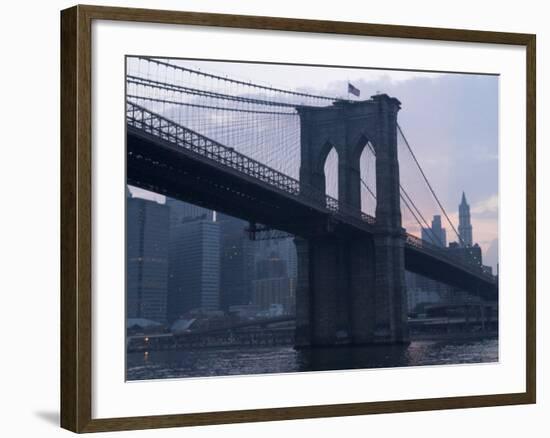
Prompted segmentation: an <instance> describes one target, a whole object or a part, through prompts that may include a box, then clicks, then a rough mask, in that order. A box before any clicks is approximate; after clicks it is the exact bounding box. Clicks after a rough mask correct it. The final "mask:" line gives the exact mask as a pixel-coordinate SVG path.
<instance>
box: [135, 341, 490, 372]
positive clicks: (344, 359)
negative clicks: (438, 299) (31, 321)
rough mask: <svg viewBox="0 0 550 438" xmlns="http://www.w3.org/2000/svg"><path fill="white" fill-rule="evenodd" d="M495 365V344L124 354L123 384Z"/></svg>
mask: <svg viewBox="0 0 550 438" xmlns="http://www.w3.org/2000/svg"><path fill="white" fill-rule="evenodd" d="M496 361H498V340H497V339H483V340H470V341H460V342H458V341H453V342H449V341H444V342H442V341H413V342H412V343H411V344H410V345H408V346H387V345H386V346H369V347H336V348H316V349H309V350H294V349H293V348H292V347H291V346H282V347H250V348H211V349H208V348H202V349H189V350H179V351H177V350H168V351H149V352H147V353H143V352H140V353H128V355H127V357H126V364H127V376H126V378H127V380H148V379H167V378H180V377H204V376H228V375H240V374H264V373H288V372H297V371H327V370H346V369H360V368H363V369H364V368H387V367H404V366H419V365H448V364H464V363H483V362H496Z"/></svg>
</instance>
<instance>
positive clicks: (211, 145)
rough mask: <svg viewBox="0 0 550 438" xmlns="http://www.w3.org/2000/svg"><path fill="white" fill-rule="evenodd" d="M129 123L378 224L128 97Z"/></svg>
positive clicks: (410, 239) (437, 251)
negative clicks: (131, 100)
mask: <svg viewBox="0 0 550 438" xmlns="http://www.w3.org/2000/svg"><path fill="white" fill-rule="evenodd" d="M126 123H127V124H128V125H130V126H133V127H135V128H137V129H141V130H143V131H144V132H147V133H149V134H152V135H155V136H157V137H159V138H161V139H163V140H165V141H167V142H169V143H173V144H175V145H177V146H180V147H182V148H184V149H187V150H190V151H192V152H194V153H196V154H198V155H201V156H203V157H206V158H209V159H211V160H213V161H215V162H217V163H219V164H222V165H224V166H227V167H230V168H232V169H234V170H237V171H239V172H242V173H244V174H246V175H249V176H252V177H254V178H256V179H258V180H260V181H262V182H264V183H267V184H269V185H270V186H272V187H276V188H277V189H279V190H282V191H284V192H286V193H287V194H290V195H293V196H300V197H301V198H302V199H306V200H308V201H309V202H314V203H316V204H318V205H320V206H321V207H322V208H324V209H326V210H328V211H330V212H331V213H332V214H334V215H335V216H341V217H344V218H345V219H346V220H347V221H351V222H354V223H355V224H357V225H359V226H363V227H364V226H365V225H366V226H369V227H370V226H372V225H375V224H376V219H375V218H374V217H372V216H370V215H368V214H366V213H364V212H362V211H361V210H360V209H357V208H355V207H353V206H349V205H346V204H344V203H342V202H339V201H338V200H337V199H335V198H333V197H331V196H328V195H326V194H325V193H322V192H321V191H320V190H318V189H316V188H314V187H311V186H308V185H305V184H304V183H300V181H298V180H297V179H294V178H292V177H290V176H288V175H285V174H284V173H282V172H279V171H278V170H275V169H273V168H271V167H269V166H266V165H265V164H263V163H260V162H259V161H257V160H254V159H252V158H250V157H247V156H246V155H243V154H241V153H239V152H237V151H235V150H234V149H233V148H231V147H228V146H224V145H222V144H220V143H218V142H216V141H215V140H212V139H210V138H208V137H205V136H204V135H201V134H199V133H198V132H195V131H193V130H191V129H189V128H186V127H184V126H181V125H179V124H177V123H175V122H173V121H172V120H170V119H168V118H166V117H164V116H161V115H160V114H156V113H154V112H152V111H150V110H148V109H146V108H143V107H142V106H140V105H137V104H135V103H133V102H130V101H127V104H126ZM406 244H407V245H409V246H411V247H414V248H417V249H419V250H423V251H427V252H430V253H432V254H434V255H436V256H438V257H440V258H443V259H445V260H447V261H449V262H450V263H453V264H455V265H458V266H460V267H461V268H463V269H466V270H468V271H470V272H472V273H475V274H477V275H483V276H485V277H487V278H488V279H489V277H491V278H493V279H494V277H493V276H492V275H490V274H488V273H485V272H484V271H482V269H481V268H480V267H479V266H477V265H474V264H470V263H468V262H467V261H465V260H462V259H458V258H456V257H453V256H452V255H450V254H448V253H447V252H446V251H445V249H444V248H441V247H437V246H436V245H433V244H430V243H429V242H426V241H424V240H422V239H420V238H418V237H416V236H413V235H411V234H407V237H406Z"/></svg>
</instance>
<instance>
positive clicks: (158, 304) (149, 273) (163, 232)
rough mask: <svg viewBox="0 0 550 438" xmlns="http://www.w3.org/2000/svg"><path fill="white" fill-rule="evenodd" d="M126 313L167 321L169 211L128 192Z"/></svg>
mask: <svg viewBox="0 0 550 438" xmlns="http://www.w3.org/2000/svg"><path fill="white" fill-rule="evenodd" d="M126 205H127V210H126V312H127V317H128V318H145V319H150V320H153V321H157V322H164V321H165V320H166V300H167V279H168V213H169V212H168V207H166V205H163V204H159V203H157V202H155V201H149V200H146V199H141V198H134V197H132V196H131V194H130V192H129V191H128V190H127V191H126Z"/></svg>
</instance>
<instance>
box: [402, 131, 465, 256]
mask: <svg viewBox="0 0 550 438" xmlns="http://www.w3.org/2000/svg"><path fill="white" fill-rule="evenodd" d="M397 129H398V130H399V133H400V134H401V137H403V140H404V141H405V144H406V145H407V149H408V150H409V152H410V153H411V156H412V157H413V159H414V162H415V163H416V166H417V167H418V169H419V170H420V173H421V174H422V177H423V178H424V181H425V182H426V184H427V186H428V188H429V189H430V192H431V193H432V195H433V197H434V199H435V201H436V202H437V205H439V208H440V209H441V211H442V212H443V214H444V215H445V218H446V219H447V222H449V225H450V226H451V228H452V229H453V231H454V232H455V234H456V236H457V237H458V240H459V241H460V243H461V245H462V246H464V241H463V240H462V238H461V237H460V234H459V233H458V231H457V230H456V228H455V226H454V225H453V223H452V222H451V219H450V218H449V215H448V214H447V212H446V211H445V208H443V205H442V204H441V202H440V201H439V198H438V197H437V195H436V194H435V191H434V189H433V188H432V185H431V184H430V182H429V181H428V178H427V177H426V174H425V173H424V170H423V169H422V166H420V163H419V162H418V159H417V158H416V155H415V154H414V152H413V150H412V148H411V145H410V144H409V142H408V140H407V137H405V134H404V133H403V130H402V129H401V126H399V124H397Z"/></svg>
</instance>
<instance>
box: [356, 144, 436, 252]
mask: <svg viewBox="0 0 550 438" xmlns="http://www.w3.org/2000/svg"><path fill="white" fill-rule="evenodd" d="M367 147H368V150H369V151H370V152H371V153H372V155H373V156H375V157H376V152H375V150H374V147H373V145H372V144H371V142H370V141H369V142H367ZM361 182H362V183H363V185H364V186H365V187H366V188H367V190H368V191H369V192H370V193H371V195H372V196H373V197H374V199H376V196H374V194H373V193H372V191H371V189H370V187H369V186H368V185H367V184H366V183H365V181H363V179H362V178H361ZM399 188H400V192H399V197H400V198H401V200H402V201H403V203H404V204H405V206H406V207H407V209H408V210H409V212H410V213H411V215H412V216H413V218H414V219H415V220H416V222H417V223H418V225H419V226H420V230H423V229H424V230H426V232H427V233H429V234H430V235H431V237H432V241H433V242H436V241H437V242H439V243H440V244H441V246H442V247H445V245H444V244H443V242H442V241H441V239H440V238H439V237H438V236H437V235H436V234H435V233H434V232H433V230H432V229H431V227H430V226H429V225H428V222H427V221H426V219H425V218H424V215H423V214H422V212H421V211H420V209H419V208H418V207H417V206H416V204H415V202H414V201H413V200H412V198H411V197H410V196H409V194H408V193H407V191H406V190H405V188H404V187H403V186H402V185H401V183H399ZM403 195H405V197H404V196H403ZM407 200H408V201H407ZM411 205H412V208H411ZM413 208H414V210H415V211H416V213H415V212H414V211H413ZM418 216H420V218H421V219H422V222H423V223H422V222H421V221H420V219H419V218H418Z"/></svg>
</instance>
